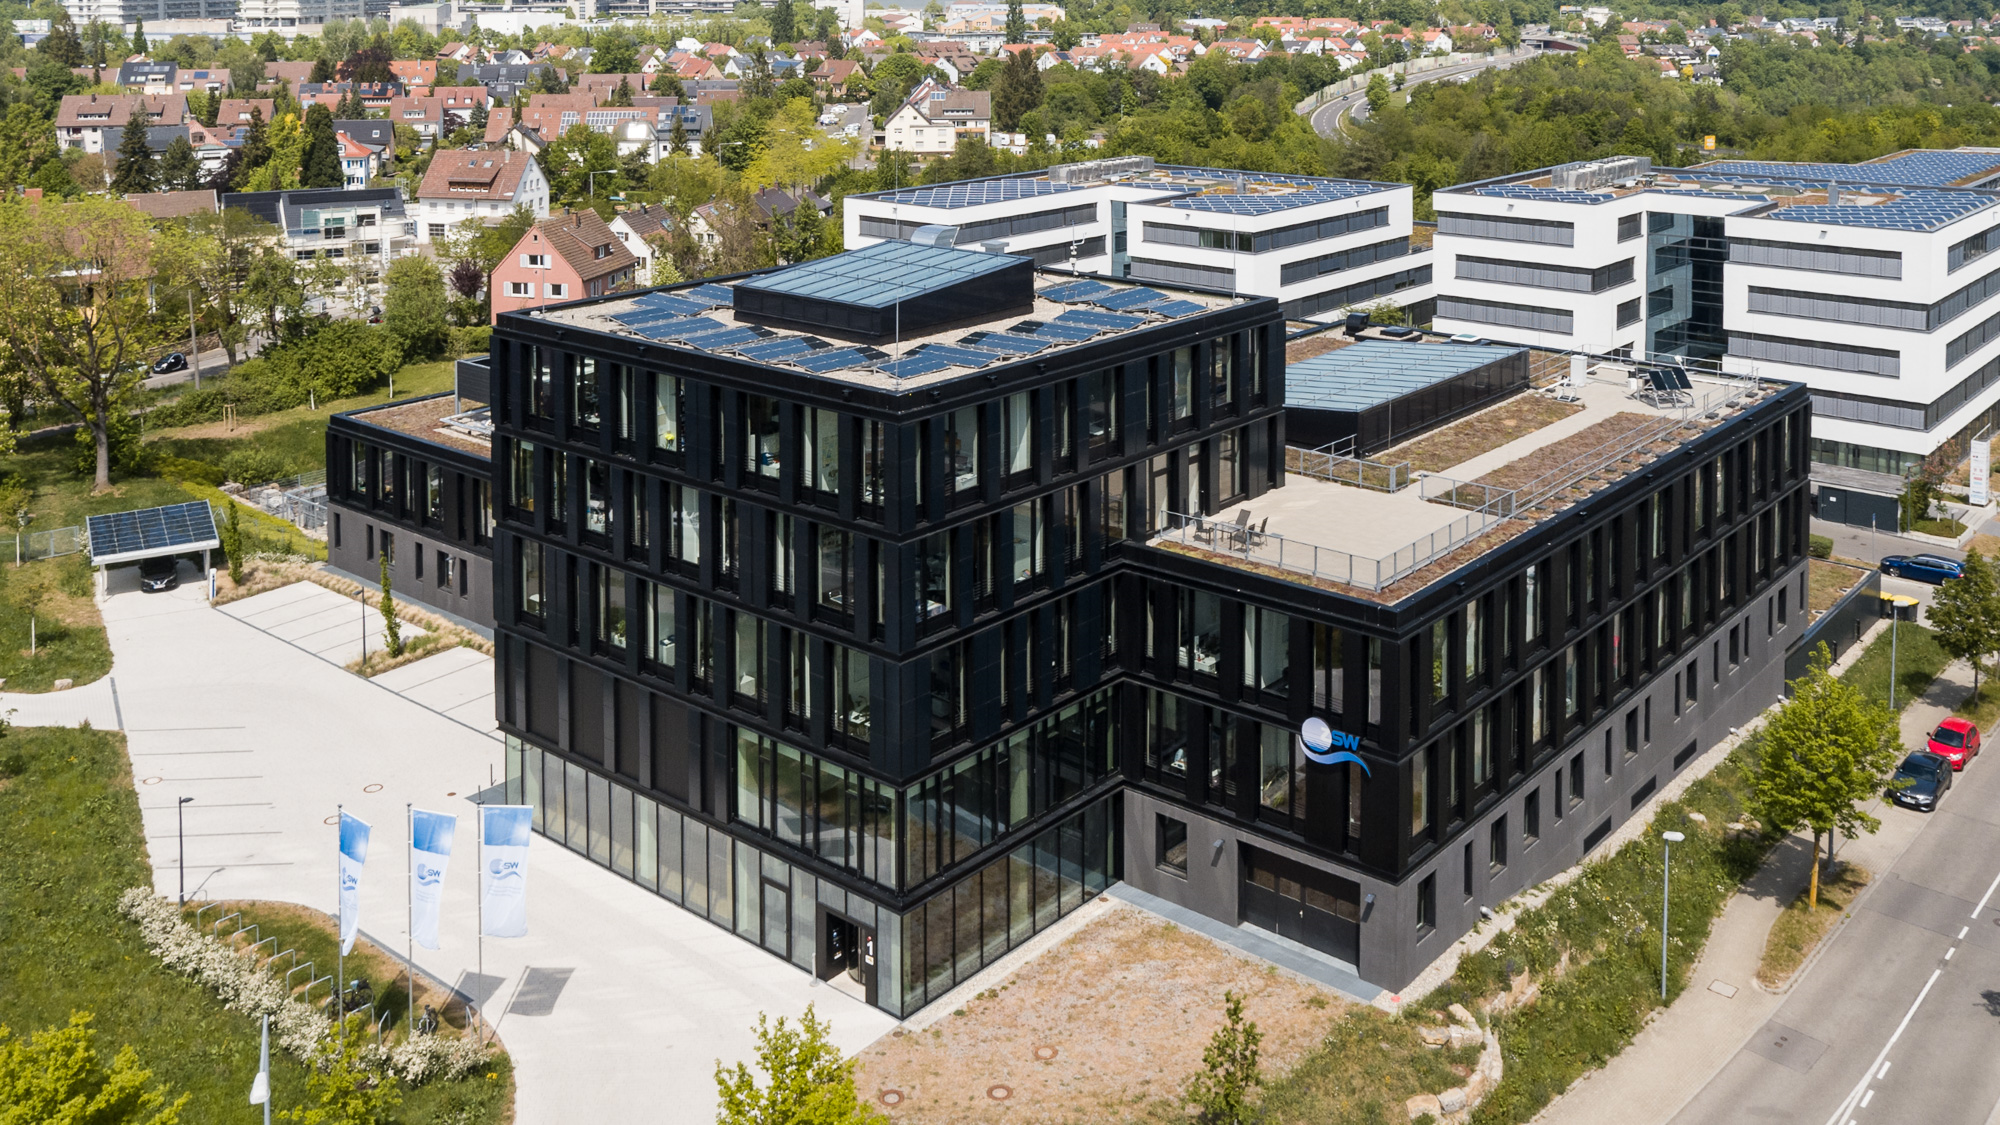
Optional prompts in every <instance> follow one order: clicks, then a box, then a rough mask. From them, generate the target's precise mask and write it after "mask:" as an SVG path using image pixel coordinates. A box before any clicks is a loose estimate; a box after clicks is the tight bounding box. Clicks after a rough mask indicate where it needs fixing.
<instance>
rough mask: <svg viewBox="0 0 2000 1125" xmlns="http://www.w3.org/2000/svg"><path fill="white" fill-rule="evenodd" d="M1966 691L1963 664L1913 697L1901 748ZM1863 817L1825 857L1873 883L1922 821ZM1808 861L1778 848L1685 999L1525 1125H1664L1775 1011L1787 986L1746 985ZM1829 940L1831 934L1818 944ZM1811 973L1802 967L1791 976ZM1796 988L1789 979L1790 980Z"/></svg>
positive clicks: (1804, 852) (1729, 914)
mask: <svg viewBox="0 0 2000 1125" xmlns="http://www.w3.org/2000/svg"><path fill="white" fill-rule="evenodd" d="M1971 690H1972V668H1971V666H1970V665H1968V664H1966V663H1964V662H1963V661H1960V662H1956V663H1953V664H1951V665H1950V666H1948V667H1947V668H1945V670H1944V671H1943V672H1942V673H1940V674H1939V676H1938V678H1937V679H1936V680H1935V681H1933V682H1932V684H1931V686H1930V688H1929V689H1928V690H1927V691H1925V692H1924V696H1923V698H1922V699H1919V700H1917V701H1916V702H1915V703H1912V704H1910V705H1909V706H1908V707H1907V708H1905V709H1904V711H1903V715H1902V723H1901V730H1902V736H1903V745H1904V746H1906V747H1908V746H1921V745H1922V744H1923V743H1922V739H1923V737H1924V735H1925V734H1926V733H1928V732H1929V731H1930V730H1931V729H1932V728H1934V727H1935V726H1936V725H1937V723H1938V720H1940V719H1942V718H1944V717H1945V716H1946V715H1949V714H1951V704H1952V703H1956V702H1957V701H1959V700H1961V699H1964V698H1965V697H1966V696H1967V695H1968V694H1970V693H1971ZM1868 811H1869V812H1870V813H1871V814H1873V815H1874V816H1875V817H1876V818H1877V819H1879V820H1881V821H1882V827H1881V829H1880V831H1878V832H1876V833H1875V834H1874V835H1872V836H1863V837H1861V838H1860V839H1858V840H1850V841H1846V842H1843V843H1840V844H1838V845H1836V848H1835V854H1836V855H1838V856H1839V857H1840V858H1841V859H1843V860H1846V861H1847V862H1850V863H1857V864H1860V865H1861V866H1862V867H1865V868H1867V869H1868V871H1869V872H1870V873H1871V874H1873V875H1875V876H1876V877H1877V878H1878V879H1879V878H1880V876H1881V875H1882V874H1883V873H1884V872H1886V871H1888V870H1889V869H1891V868H1892V867H1894V866H1895V864H1896V861H1897V860H1898V859H1900V858H1901V857H1902V855H1903V852H1904V850H1905V849H1907V848H1908V847H1909V846H1910V843H1911V841H1912V840H1914V839H1915V838H1916V836H1917V833H1918V832H1919V831H1921V830H1922V829H1923V826H1924V824H1925V823H1927V822H1926V821H1925V820H1924V819H1923V818H1922V817H1921V816H1918V815H1915V814H1903V815H1898V814H1899V812H1900V810H1896V809H1894V808H1891V807H1890V806H1889V805H1887V804H1886V803H1885V802H1883V801H1880V800H1877V801H1876V802H1874V803H1873V804H1872V805H1870V806H1869V809H1868ZM1811 858H1812V840H1811V838H1810V837H1808V836H1802V835H1794V836H1792V837H1790V838H1789V839H1787V840H1785V841H1783V842H1781V843H1780V844H1779V845H1778V846H1777V848H1775V849H1774V850H1773V852H1772V854H1771V857H1770V859H1768V860H1767V861H1766V862H1765V864H1764V866H1763V867H1762V868H1761V869H1760V870H1759V871H1758V872H1757V873H1756V874H1755V875H1753V876H1751V878H1750V880H1749V881H1748V882H1747V883H1745V884H1744V886H1743V889H1742V890H1741V891H1739V892H1738V893H1737V894H1736V896H1735V897H1734V898H1731V899H1730V900H1729V905H1728V906H1726V907H1724V908H1723V911H1722V915H1721V917H1719V918H1718V919H1716V922H1715V926H1714V927H1713V928H1712V929H1711V930H1710V931H1709V937H1708V944H1707V945H1706V946H1704V947H1703V949H1702V954H1701V959H1700V960H1699V961H1697V962H1696V963H1695V966H1694V969H1693V971H1692V972H1691V973H1690V974H1689V976H1688V987H1687V990H1686V991H1684V992H1682V993H1681V995H1680V997H1679V998H1678V999H1676V1000H1675V1001H1674V1003H1673V1005H1672V1006H1671V1007H1669V1008H1667V1009H1666V1010H1665V1011H1663V1012H1660V1013H1658V1014H1656V1015H1655V1016H1654V1017H1653V1019H1652V1021H1651V1022H1649V1023H1648V1024H1647V1025H1646V1027H1645V1029H1644V1030H1642V1031H1640V1032H1639V1034H1638V1035H1637V1036H1635V1037H1634V1038H1633V1040H1632V1044H1631V1046H1629V1047H1626V1048H1625V1050H1624V1051H1622V1052H1620V1053H1619V1055H1618V1056H1617V1057H1616V1058H1614V1059H1612V1060H1611V1062H1610V1063H1609V1064H1607V1065H1606V1066H1605V1067H1604V1068H1603V1069H1601V1070H1596V1071H1592V1072H1591V1073H1589V1074H1586V1075H1584V1076H1583V1077H1582V1078H1580V1079H1578V1080H1577V1082H1576V1084H1575V1085H1574V1086H1571V1087H1570V1088H1569V1090H1568V1091H1567V1092H1565V1093H1564V1094H1563V1095H1561V1096H1560V1097H1558V1098H1557V1099H1556V1100H1555V1101H1554V1102H1552V1103H1550V1105H1549V1106H1548V1108H1547V1109H1544V1110H1543V1111H1542V1112H1541V1113H1540V1114H1538V1115H1537V1116H1536V1117H1535V1120H1536V1121H1538V1122H1547V1123H1549V1125H1601V1123H1602V1122H1606V1121H1616V1122H1618V1123H1619V1125H1664V1123H1665V1122H1668V1121H1671V1120H1672V1119H1673V1118H1674V1116H1675V1115H1676V1114H1677V1113H1679V1112H1680V1110H1681V1107H1683V1106H1685V1105H1686V1104H1687V1103H1688V1102H1689V1101H1690V1100H1691V1099H1692V1098H1693V1097H1694V1096H1695V1095H1696V1094H1697V1093H1699V1092H1700V1091H1701V1089H1702V1087H1704V1086H1706V1085H1707V1084H1708V1082H1709V1080H1710V1079H1712V1078H1714V1077H1715V1075H1716V1073H1717V1072H1718V1071H1720V1070H1721V1069H1722V1067H1723V1066H1724V1065H1725V1064H1726V1063H1728V1062H1729V1060H1730V1059H1731V1058H1732V1057H1734V1056H1735V1054H1736V1053H1737V1051H1738V1050H1739V1049H1741V1048H1742V1046H1743V1043H1744V1042H1745V1041H1746V1040H1748V1039H1749V1038H1750V1037H1751V1036H1752V1035H1755V1034H1756V1033H1757V1031H1758V1029H1759V1028H1762V1027H1763V1026H1764V1024H1765V1023H1766V1022H1767V1021H1769V1020H1770V1018H1771V1016H1772V1014H1773V1013H1775V1012H1776V1011H1777V1010H1778V1006H1779V1005H1780V1004H1782V1003H1783V1002H1784V998H1785V992H1786V991H1789V985H1787V986H1786V988H1785V989H1783V990H1781V991H1779V992H1775V993H1773V992H1767V991H1765V990H1764V989H1763V988H1762V987H1761V986H1759V985H1758V984H1757V983H1756V981H1755V976H1756V972H1757V965H1758V963H1759V962H1760V961H1761V960H1762V959H1763V955H1764V938H1765V936H1766V935H1768V934H1769V933H1770V930H1771V923H1772V922H1773V921H1775V920H1776V919H1777V917H1778V914H1779V913H1780V912H1781V911H1783V910H1784V907H1785V904H1786V903H1788V902H1790V901H1791V900H1792V899H1794V898H1796V897H1798V895H1799V893H1800V892H1801V891H1803V890H1805V888H1806V881H1807V878H1808V876H1809V874H1810V868H1811ZM1862 893H1863V894H1866V893H1867V892H1866V891H1863V892H1862ZM1838 933H1839V931H1838V929H1836V930H1834V931H1831V932H1830V933H1829V934H1828V937H1827V940H1828V941H1831V940H1833V938H1834V936H1835V935H1837V934H1838ZM1824 947H1825V946H1824V942H1822V945H1821V948H1824ZM1811 968H1812V961H1811V960H1810V959H1809V960H1808V961H1807V962H1806V965H1805V967H1804V968H1802V969H1801V970H1800V973H1804V972H1809V971H1810V970H1811ZM1797 979H1798V975H1797V974H1795V975H1794V976H1793V980H1797Z"/></svg>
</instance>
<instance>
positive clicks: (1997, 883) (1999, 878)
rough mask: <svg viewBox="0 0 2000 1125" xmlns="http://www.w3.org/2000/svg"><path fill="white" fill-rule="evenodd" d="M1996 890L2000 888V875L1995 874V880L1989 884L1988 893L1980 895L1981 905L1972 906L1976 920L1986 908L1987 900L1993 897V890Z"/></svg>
mask: <svg viewBox="0 0 2000 1125" xmlns="http://www.w3.org/2000/svg"><path fill="white" fill-rule="evenodd" d="M1996 890H2000V875H1995V876H1994V877H1993V882H1991V883H1989V884H1987V886H1986V893H1985V894H1983V895H1980V896H1979V905H1978V906H1975V907H1973V908H1972V917H1973V919H1974V920H1975V921H1976V920H1978V918H1979V915H1980V913H1981V912H1982V911H1984V910H1985V909H1986V900H1988V899H1990V898H1992V897H1993V892H1994V891H1996Z"/></svg>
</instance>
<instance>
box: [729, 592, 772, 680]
mask: <svg viewBox="0 0 2000 1125" xmlns="http://www.w3.org/2000/svg"><path fill="white" fill-rule="evenodd" d="M729 616H730V619H731V622H732V625H733V628H732V633H733V636H732V639H733V640H734V642H735V644H734V646H733V647H734V649H735V655H736V679H735V680H734V681H733V683H732V684H731V688H732V690H733V691H734V693H735V694H736V695H738V696H741V697H743V698H745V699H752V700H754V699H761V698H762V694H761V692H760V691H759V689H758V685H759V684H760V683H762V681H763V670H764V623H763V622H762V621H760V620H758V619H757V618H756V617H755V616H753V615H751V614H748V613H731V614H730V615H729Z"/></svg>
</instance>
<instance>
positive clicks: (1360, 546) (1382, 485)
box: [1150, 344, 1773, 603]
mask: <svg viewBox="0 0 2000 1125" xmlns="http://www.w3.org/2000/svg"><path fill="white" fill-rule="evenodd" d="M1403 346H1407V347H1410V348H1413V349H1416V348H1421V347H1425V346H1426V345H1415V344H1412V345H1403ZM1499 350H1500V349H1497V348H1496V349H1495V351H1496V354H1497V353H1498V351H1499ZM1550 358H1560V357H1550ZM1629 374H1630V373H1629V371H1628V369H1626V368H1624V367H1622V366H1619V365H1616V364H1614V363H1610V362H1605V363H1600V364H1598V365H1597V366H1596V367H1595V368H1593V369H1592V370H1591V371H1590V373H1589V375H1588V377H1587V378H1586V379H1584V380H1583V381H1582V382H1581V383H1577V382H1575V381H1574V380H1573V379H1572V378H1570V377H1564V378H1562V379H1560V380H1558V381H1556V382H1554V383H1547V382H1546V380H1544V382H1545V385H1544V386H1541V387H1540V388H1538V389H1535V390H1530V391H1526V392H1522V395H1546V396H1550V397H1552V398H1555V399H1559V400H1562V401H1564V402H1568V403H1571V404H1573V406H1574V407H1575V408H1577V409H1576V410H1575V413H1573V414H1569V415H1567V416H1560V415H1559V414H1558V416H1557V420H1555V421H1552V422H1548V423H1547V424H1544V425H1541V426H1540V427H1539V428H1533V429H1530V430H1529V431H1528V432H1525V433H1521V434H1520V435H1519V436H1518V437H1514V438H1512V439H1511V440H1503V441H1500V442H1499V443H1498V444H1494V443H1493V442H1492V441H1490V440H1489V441H1487V442H1484V443H1473V444H1474V446H1475V447H1481V446H1483V452H1479V453H1477V454H1476V455H1474V456H1471V457H1468V458H1467V459H1465V460H1463V461H1461V462H1459V463H1457V464H1454V465H1451V466H1449V467H1448V468H1445V469H1443V470H1441V471H1439V472H1435V473H1425V472H1414V471H1412V470H1411V468H1410V465H1409V463H1408V462H1409V460H1410V459H1411V455H1412V451H1413V449H1414V447H1415V446H1416V445H1417V444H1419V443H1429V445H1430V447H1431V448H1436V447H1437V445H1438V444H1439V443H1438V441H1437V438H1438V436H1439V435H1443V434H1449V433H1450V432H1451V431H1457V430H1459V429H1460V428H1462V427H1469V428H1472V429H1473V430H1475V431H1476V430H1481V429H1484V430H1487V431H1491V430H1492V429H1494V428H1495V427H1496V425H1497V423H1496V421H1495V420H1496V419H1497V418H1499V417H1500V416H1501V415H1502V414H1503V413H1505V412H1508V411H1509V410H1510V406H1512V405H1515V404H1518V403H1519V402H1520V401H1521V399H1522V395H1516V396H1513V397H1510V398H1509V399H1507V400H1504V401H1502V402H1501V403H1499V404H1498V405H1495V406H1493V407H1489V408H1488V409H1486V410H1483V411H1481V412H1479V413H1477V414H1473V415H1471V416H1469V417H1466V418H1464V419H1462V420H1460V421H1458V422H1456V423H1454V424H1453V425H1452V426H1450V427H1447V428H1446V429H1445V430H1440V431H1433V433H1432V434H1429V435H1426V436H1424V437H1421V438H1418V439H1416V441H1414V442H1410V443H1405V444H1404V445H1402V446H1398V447H1395V448H1392V449H1389V450H1387V451H1385V452H1383V453H1381V454H1378V455H1376V458H1375V459H1374V460H1372V461H1362V460H1357V459H1354V458H1350V457H1340V456H1335V455H1333V454H1331V453H1330V452H1327V451H1324V450H1300V449H1296V448H1294V449H1292V450H1289V451H1288V457H1287V462H1288V465H1289V468H1290V470H1291V471H1288V472H1287V473H1286V474H1285V480H1284V487H1282V488H1279V489H1276V490H1274V491H1272V492H1269V493H1266V494H1265V495H1263V496H1260V497H1258V498H1257V499H1256V500H1255V501H1253V502H1252V503H1251V504H1249V505H1248V506H1247V507H1245V508H1243V509H1241V510H1238V511H1231V512H1221V513H1217V514H1216V515H1215V516H1213V517H1210V518H1206V519H1203V518H1199V517H1190V516H1180V515H1171V516H1170V517H1169V519H1168V526H1167V528H1166V529H1165V530H1163V531H1162V532H1160V533H1159V534H1158V535H1156V536H1155V537H1154V538H1153V539H1152V540H1150V543H1151V545H1152V546H1155V547H1160V548H1163V549H1166V550H1172V551H1178V552H1183V553H1188V554H1193V555H1197V556H1199V557H1203V558H1209V559H1213V560H1216V561H1221V562H1225V563H1227V564H1229V565H1233V566H1240V567H1243V568H1245V569H1249V570H1253V571H1257V572H1259V573H1263V574H1268V575H1271V576H1274V577H1279V578H1283V579H1285V580H1287V581H1292V582H1299V583H1302V584H1306V585H1313V586H1319V587H1322V588H1324V589H1330V590H1335V591H1338V592H1341V593H1345V594H1350V595H1352V596H1355V597H1360V598H1365V599H1367V600H1370V601H1379V602H1385V603H1393V602H1397V601H1400V600H1402V599H1403V598H1404V597H1406V596H1408V595H1409V594H1412V593H1415V592H1416V591H1418V590H1420V589H1422V588H1423V587H1424V586H1425V585H1427V584H1428V583H1429V582H1430V581H1432V580H1434V579H1436V578H1438V577H1441V576H1442V575H1443V574H1445V573H1448V572H1449V571H1451V570H1454V569H1456V568H1457V567H1459V566H1461V565H1463V564H1464V563H1466V562H1469V561H1471V560H1472V559H1475V558H1477V557H1478V556H1479V555H1481V554H1483V553H1484V552H1486V551H1489V550H1491V549H1493V548H1494V547H1496V546H1498V545H1500V544H1501V543H1504V542H1506V541H1508V540H1509V539H1512V538H1514V537H1515V536H1517V535H1520V534H1522V533H1523V532H1526V531H1528V530H1530V529H1532V528H1533V527H1535V526H1537V525H1538V524H1540V523H1541V522H1543V521H1545V520H1547V519H1550V518H1552V517H1554V516H1555V515H1556V514H1558V513H1559V512H1561V511H1563V510H1565V509H1567V508H1569V507H1570V506H1571V505H1573V504H1575V503H1576V502H1577V501H1579V500H1581V499H1583V498H1584V497H1586V496H1589V495H1590V494H1591V493H1593V492H1596V491H1597V490H1599V489H1601V488H1603V487H1605V486H1606V485H1609V484H1611V483H1613V482H1615V481H1618V480H1621V479H1623V478H1624V477H1626V476H1628V475H1630V474H1631V473H1632V472H1634V471H1635V470H1637V469H1638V468H1640V467H1641V466H1643V465H1645V464H1647V463H1649V462H1651V461H1654V460H1656V459H1657V458H1658V457H1660V456H1661V455H1663V454H1665V453H1667V452H1669V451H1671V450H1673V449H1675V448H1678V447H1680V446H1682V445H1684V444H1686V443H1687V442H1689V441H1691V440H1693V439H1694V438H1695V437H1697V436H1699V435H1700V434H1701V433H1703V432H1705V431H1707V430H1710V429H1713V428H1714V427H1716V426H1720V425H1722V424H1724V423H1725V422H1727V421H1728V420H1729V419H1730V418H1732V417H1734V416H1735V415H1737V414H1740V413H1741V412H1742V411H1743V410H1744V409H1745V408H1746V407H1747V405H1748V403H1749V402H1750V401H1752V400H1754V399H1756V398H1760V397H1762V396H1763V395H1765V394H1767V393H1769V392H1770V391H1771V390H1772V389H1773V386H1772V385H1771V384H1766V383H1761V382H1759V381H1757V380H1756V379H1754V378H1746V377H1743V376H1735V375H1723V374H1720V373H1717V374H1713V375H1702V374H1694V375H1693V377H1692V378H1691V380H1690V382H1691V384H1692V387H1691V389H1690V390H1688V391H1685V392H1682V393H1680V394H1662V393H1658V392H1655V391H1652V390H1651V389H1650V388H1649V389H1648V390H1646V391H1642V392H1639V393H1637V394H1635V393H1634V392H1633V391H1632V390H1631V389H1629V385H1628V382H1627V378H1628V375H1629ZM1516 413H1518V412H1516Z"/></svg>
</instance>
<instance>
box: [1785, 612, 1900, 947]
mask: <svg viewBox="0 0 2000 1125" xmlns="http://www.w3.org/2000/svg"><path fill="white" fill-rule="evenodd" d="M1832 663H1833V654H1832V652H1831V651H1829V650H1828V649H1827V647H1826V645H1825V644H1824V643H1821V644H1820V645H1819V647H1818V649H1817V651H1815V652H1814V653H1813V656H1812V662H1811V664H1810V665H1809V666H1808V667H1807V669H1806V674H1805V675H1803V676H1800V677H1799V678H1798V679H1796V680H1793V681H1792V684H1791V689H1792V698H1791V699H1790V700H1788V701H1787V702H1786V703H1785V704H1784V706H1782V707H1780V708H1778V712H1777V714H1775V715H1773V716H1772V717H1771V719H1770V721H1769V722H1768V723H1766V724H1765V726H1764V739H1763V748H1762V753H1761V754H1760V755H1759V757H1758V759H1757V767H1756V770H1755V773H1754V775H1753V778H1752V781H1753V785H1754V802H1755V805H1756V808H1757V812H1758V815H1759V817H1761V818H1762V820H1763V821H1764V824H1765V826H1766V827H1768V828H1775V829H1777V830H1779V831H1782V832H1794V831H1797V830H1799V829H1802V828H1805V829H1811V830H1812V834H1813V866H1812V872H1813V873H1812V887H1811V891H1810V893H1809V895H1808V905H1810V906H1812V907H1815V908H1816V907H1817V906H1818V905H1819V867H1820V862H1819V857H1820V837H1821V836H1823V835H1827V834H1829V833H1832V832H1834V831H1839V832H1840V833H1841V834H1842V835H1844V836H1850V837H1851V836H1854V835H1856V834H1858V833H1862V832H1874V831H1875V830H1876V829H1877V828H1879V827H1881V822H1880V821H1879V820H1877V819H1876V818H1875V817H1873V816H1871V815H1869V813H1868V812H1867V811H1866V810H1864V809H1863V808H1862V807H1861V805H1862V803H1863V802H1865V801H1868V800H1870V799H1872V798H1874V797H1876V796H1878V795H1879V794H1881V792H1882V790H1883V787H1884V784H1885V775H1886V774H1887V773H1888V771H1889V768H1890V767H1891V766H1893V765H1894V764H1895V762H1896V755H1897V753H1898V752H1899V751H1900V749H1901V747H1900V746H1899V745H1898V742H1899V738H1898V735H1897V732H1896V718H1895V714H1894V713H1893V712H1891V711H1890V710H1889V709H1888V708H1887V707H1883V706H1880V705H1878V704H1873V703H1870V702H1869V701H1868V700H1867V698H1866V697H1864V696H1863V695H1862V694H1861V689H1860V688H1857V687H1855V686H1854V685H1853V684H1850V683H1847V682H1846V681H1844V680H1840V679H1836V678H1835V677H1834V676H1833V675H1832V674H1831V673H1829V672H1828V671H1827V669H1828V667H1829V666H1830V665H1831V664H1832Z"/></svg>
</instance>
